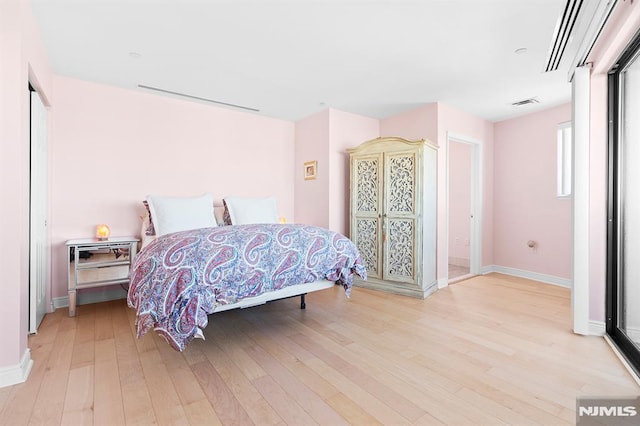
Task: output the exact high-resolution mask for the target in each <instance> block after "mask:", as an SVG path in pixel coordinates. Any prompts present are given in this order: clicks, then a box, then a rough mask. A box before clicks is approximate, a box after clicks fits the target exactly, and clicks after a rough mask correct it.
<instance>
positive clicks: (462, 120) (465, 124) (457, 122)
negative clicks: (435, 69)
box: [380, 103, 493, 280]
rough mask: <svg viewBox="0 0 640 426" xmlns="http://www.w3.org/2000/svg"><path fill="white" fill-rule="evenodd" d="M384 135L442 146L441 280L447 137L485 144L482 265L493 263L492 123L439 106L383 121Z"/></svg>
mask: <svg viewBox="0 0 640 426" xmlns="http://www.w3.org/2000/svg"><path fill="white" fill-rule="evenodd" d="M380 133H381V135H384V136H400V137H404V138H408V139H420V138H425V139H429V140H430V141H432V142H434V143H436V144H437V145H439V146H440V150H439V151H438V249H437V252H438V255H437V256H438V259H437V277H438V279H440V280H442V279H443V278H444V277H445V276H446V273H447V269H448V267H447V264H448V256H447V254H446V253H447V238H446V235H447V203H446V186H445V185H444V182H446V178H447V158H446V152H445V149H444V148H443V147H445V146H446V142H447V135H448V134H455V135H458V136H461V137H465V138H467V139H470V140H473V141H477V142H479V143H480V144H481V145H482V148H481V151H482V155H481V163H482V165H481V168H482V170H483V172H482V173H483V176H482V180H483V182H482V197H483V202H482V209H483V212H482V213H483V218H482V220H483V223H482V262H481V264H482V265H483V266H486V265H491V264H492V261H493V198H492V197H493V123H490V122H488V121H485V120H483V119H481V118H478V117H476V116H474V115H471V114H469V113H466V112H464V111H461V110H458V109H456V108H453V107H451V106H449V105H445V104H441V103H436V104H429V105H425V106H424V107H421V108H417V109H415V110H412V111H407V112H405V113H402V114H398V115H396V116H393V117H390V118H386V119H384V120H381V122H380Z"/></svg>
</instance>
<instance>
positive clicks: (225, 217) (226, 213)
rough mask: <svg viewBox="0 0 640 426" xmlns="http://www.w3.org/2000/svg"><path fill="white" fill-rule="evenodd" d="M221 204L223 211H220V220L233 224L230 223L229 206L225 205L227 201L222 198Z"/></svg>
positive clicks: (226, 223)
mask: <svg viewBox="0 0 640 426" xmlns="http://www.w3.org/2000/svg"><path fill="white" fill-rule="evenodd" d="M222 204H223V205H224V207H223V208H224V212H223V213H222V222H224V224H225V225H233V224H232V223H231V216H230V215H229V207H227V202H226V201H225V200H224V199H223V200H222Z"/></svg>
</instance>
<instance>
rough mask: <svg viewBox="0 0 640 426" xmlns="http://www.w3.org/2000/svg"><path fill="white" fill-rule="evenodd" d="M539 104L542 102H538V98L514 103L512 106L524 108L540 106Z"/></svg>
mask: <svg viewBox="0 0 640 426" xmlns="http://www.w3.org/2000/svg"><path fill="white" fill-rule="evenodd" d="M539 103H540V101H539V100H537V99H536V98H529V99H524V100H522V101H518V102H514V103H512V104H511V105H512V106H524V105H530V104H539Z"/></svg>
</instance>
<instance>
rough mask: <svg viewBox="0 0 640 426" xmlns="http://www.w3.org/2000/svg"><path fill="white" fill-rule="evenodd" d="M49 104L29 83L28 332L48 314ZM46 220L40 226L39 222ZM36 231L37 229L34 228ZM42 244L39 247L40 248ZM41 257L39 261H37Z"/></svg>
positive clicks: (35, 328)
mask: <svg viewBox="0 0 640 426" xmlns="http://www.w3.org/2000/svg"><path fill="white" fill-rule="evenodd" d="M34 98H35V99H37V101H36V102H38V103H39V104H40V105H39V106H38V107H37V108H41V109H42V116H43V122H44V123H43V124H44V125H43V126H42V128H40V127H38V128H37V131H34V126H38V124H39V123H36V122H35V121H34V120H35V119H37V117H33V111H34V105H33V103H34ZM34 136H35V137H36V138H37V137H38V136H42V137H44V150H45V152H44V155H43V157H44V158H34V155H35V156H37V155H41V154H42V152H41V150H40V149H39V147H38V141H37V140H34ZM47 138H48V123H47V106H46V104H45V99H44V98H43V96H42V94H41V93H40V91H39V90H38V89H37V88H36V86H35V85H33V84H31V83H29V323H28V327H29V329H28V332H29V333H30V334H33V333H36V332H37V330H38V326H39V325H40V322H41V321H42V318H43V317H44V315H45V314H46V313H47V297H48V291H49V289H48V286H49V283H50V281H49V253H48V244H47V242H48V230H47V217H48V203H47V197H48V185H49V180H48V163H49V161H48V154H47V145H48V144H47ZM34 162H36V163H40V164H44V165H45V168H44V170H40V171H39V173H38V175H39V177H40V182H34V172H33V170H32V169H33V164H34ZM40 220H43V221H44V223H40V225H41V226H38V224H37V223H35V222H36V221H40ZM36 226H38V227H39V228H40V231H41V235H39V234H38V235H35V234H34V228H35V227H36ZM35 231H36V232H37V230H35ZM39 245H40V247H38V246H39ZM38 260H40V262H38Z"/></svg>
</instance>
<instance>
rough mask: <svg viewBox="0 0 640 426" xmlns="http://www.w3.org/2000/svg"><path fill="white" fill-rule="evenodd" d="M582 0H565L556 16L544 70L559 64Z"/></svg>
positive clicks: (555, 68)
mask: <svg viewBox="0 0 640 426" xmlns="http://www.w3.org/2000/svg"><path fill="white" fill-rule="evenodd" d="M582 2H583V0H567V4H566V5H565V7H564V11H563V12H562V15H560V17H559V18H558V22H557V23H556V28H555V30H554V31H553V39H552V40H551V46H550V47H549V54H548V55H547V65H546V67H545V70H544V71H545V72H549V71H555V70H557V69H558V67H559V66H560V61H562V56H563V55H564V51H565V49H566V48H567V44H568V43H569V39H570V38H571V33H572V31H573V27H574V26H575V24H576V20H577V19H578V15H579V13H580V8H581V7H582Z"/></svg>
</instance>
